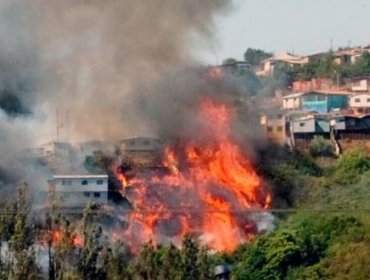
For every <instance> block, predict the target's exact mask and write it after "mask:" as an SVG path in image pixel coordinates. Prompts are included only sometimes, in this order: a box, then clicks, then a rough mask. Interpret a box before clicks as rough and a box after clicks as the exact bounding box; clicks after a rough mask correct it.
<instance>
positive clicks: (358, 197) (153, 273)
mask: <svg viewBox="0 0 370 280" xmlns="http://www.w3.org/2000/svg"><path fill="white" fill-rule="evenodd" d="M316 140H317V142H318V143H322V141H323V139H316ZM325 141H326V140H325ZM320 145H321V144H320ZM320 145H319V146H320ZM318 150H319V151H320V153H319V154H320V155H321V154H322V147H321V146H320V148H319V149H318ZM324 151H325V149H324ZM260 158H261V161H260V164H259V165H258V172H259V173H260V174H261V175H262V176H263V177H264V178H265V180H266V181H267V182H268V184H269V185H271V186H272V192H273V196H274V199H273V206H272V207H273V208H280V209H281V208H286V209H287V210H289V211H291V212H287V213H275V224H276V228H275V230H273V231H272V232H269V233H266V234H263V235H260V236H257V237H256V238H255V239H254V240H252V241H250V242H248V243H246V244H241V245H240V247H239V248H238V249H237V250H236V251H234V252H232V253H214V252H212V253H211V252H209V251H208V250H207V248H204V247H201V246H200V245H199V244H198V243H197V241H196V239H195V238H193V237H192V236H190V235H188V236H186V237H185V238H184V240H183V241H182V246H181V247H180V248H181V249H179V248H177V247H175V246H174V245H172V244H168V245H155V244H153V243H152V242H148V243H146V244H143V245H142V247H141V249H140V251H139V252H138V254H135V255H133V254H132V253H130V251H129V250H128V249H127V247H126V245H125V244H124V241H123V242H117V243H114V242H113V243H112V242H108V241H107V239H106V238H105V237H104V235H103V232H102V229H101V227H100V222H99V221H100V220H101V219H102V217H101V216H100V215H98V214H96V213H97V212H96V210H98V209H99V205H96V204H94V203H90V204H89V205H87V207H86V209H85V211H84V214H83V215H82V217H80V218H79V219H76V218H73V217H72V216H70V215H69V216H63V215H61V214H57V213H56V212H55V209H51V210H50V212H49V213H48V214H47V215H46V216H45V219H44V222H43V223H42V225H40V223H38V222H37V219H36V220H35V217H33V216H31V215H30V214H29V207H30V204H29V200H28V198H27V195H26V194H27V192H26V186H25V185H21V186H19V187H18V191H17V194H16V197H15V198H14V199H13V200H9V202H8V204H7V206H6V209H7V211H4V212H2V213H1V214H0V237H1V241H2V242H1V252H2V254H0V256H1V258H0V279H40V278H41V279H160V280H162V279H163V280H164V279H201V280H207V279H214V277H213V275H212V273H213V268H214V267H215V265H218V264H221V263H228V264H230V265H231V266H232V277H233V279H360V280H361V279H368V275H369V273H370V259H369V258H368V255H369V253H370V216H369V214H368V213H369V212H368V211H367V212H366V211H364V210H366V209H368V198H369V197H370V189H369V188H368V186H369V184H370V176H369V175H370V157H369V155H368V154H367V153H366V152H365V151H364V150H362V149H358V150H353V151H351V152H348V153H346V154H344V155H343V156H342V157H340V158H338V159H334V158H332V159H330V162H329V164H325V165H322V163H321V161H320V160H319V159H320V157H318V158H313V157H311V156H310V155H304V154H301V153H298V152H292V151H290V150H288V149H286V148H281V147H270V148H269V149H266V150H263V151H261V152H260ZM38 218H39V217H38ZM56 232H57V233H58V238H57V239H56V238H55V233H56ZM77 233H79V236H80V238H81V240H80V241H79V242H76V241H75V238H76V234H77ZM43 236H46V238H40V237H43ZM41 248H44V250H45V248H46V249H47V251H46V252H47V260H48V262H44V264H43V265H41V263H40V261H38V258H39V256H40V249H41Z"/></svg>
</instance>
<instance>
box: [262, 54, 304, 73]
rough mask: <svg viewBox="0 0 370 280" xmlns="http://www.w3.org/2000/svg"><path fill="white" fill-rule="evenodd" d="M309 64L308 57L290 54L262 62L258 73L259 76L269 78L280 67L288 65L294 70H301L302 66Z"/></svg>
mask: <svg viewBox="0 0 370 280" xmlns="http://www.w3.org/2000/svg"><path fill="white" fill-rule="evenodd" d="M306 63H308V58H307V57H302V56H296V55H292V54H289V53H285V54H282V55H276V56H274V57H270V58H267V59H265V60H263V61H262V62H261V65H260V68H259V69H258V70H257V71H256V75H258V76H268V75H272V74H273V73H274V69H275V68H276V67H278V66H283V65H287V66H290V67H292V68H294V69H295V68H299V67H301V66H302V65H304V64H306Z"/></svg>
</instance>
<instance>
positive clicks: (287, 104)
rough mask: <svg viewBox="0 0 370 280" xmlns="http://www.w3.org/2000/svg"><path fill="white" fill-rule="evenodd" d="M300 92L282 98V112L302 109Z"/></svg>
mask: <svg viewBox="0 0 370 280" xmlns="http://www.w3.org/2000/svg"><path fill="white" fill-rule="evenodd" d="M302 95H303V93H302V92H299V93H292V94H289V95H285V96H284V97H283V109H284V110H299V109H301V107H302Z"/></svg>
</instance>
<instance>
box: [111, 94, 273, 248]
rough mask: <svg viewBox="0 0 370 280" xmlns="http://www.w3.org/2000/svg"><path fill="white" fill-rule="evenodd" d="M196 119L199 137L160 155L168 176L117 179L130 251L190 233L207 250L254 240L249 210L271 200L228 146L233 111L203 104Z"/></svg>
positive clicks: (144, 174) (239, 154)
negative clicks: (126, 206) (125, 205)
mask: <svg viewBox="0 0 370 280" xmlns="http://www.w3.org/2000/svg"><path fill="white" fill-rule="evenodd" d="M197 117H198V119H199V121H198V122H199V135H200V137H197V140H194V139H191V140H186V141H182V142H181V143H180V144H178V143H177V144H173V145H172V146H170V147H167V148H166V149H165V159H164V162H163V166H164V167H165V168H167V170H168V172H166V173H163V174H161V173H159V172H158V171H155V172H153V171H147V172H142V173H139V174H137V176H136V177H134V178H132V179H127V178H126V177H125V174H124V172H120V173H118V174H117V178H118V179H119V181H120V182H121V183H122V188H123V189H124V191H125V193H126V195H127V197H128V199H129V200H130V201H131V203H132V205H133V208H134V210H133V211H132V212H131V213H130V214H129V217H128V224H129V225H128V228H127V229H126V230H125V232H124V236H125V240H128V242H129V246H131V247H133V248H137V246H138V245H139V244H140V243H141V242H145V241H148V240H152V241H153V242H155V243H160V242H168V241H171V242H175V243H176V241H178V240H181V239H182V238H183V237H184V235H185V234H187V233H191V234H195V235H197V236H198V237H199V240H201V241H203V242H204V243H205V244H206V245H207V246H208V247H209V248H211V249H214V250H217V251H232V250H234V249H235V248H236V246H237V245H238V244H240V243H241V242H245V241H248V240H250V239H251V238H252V237H253V236H254V235H255V234H256V232H257V227H256V225H255V222H254V221H253V220H252V219H251V218H250V214H249V213H248V209H265V208H269V205H270V202H271V197H270V194H269V193H268V192H267V191H266V190H265V189H264V188H263V187H262V186H261V182H260V179H259V177H258V176H257V174H256V173H255V171H254V169H253V167H252V165H251V163H250V161H249V160H248V159H247V158H246V157H245V156H244V155H243V153H242V152H241V151H240V148H239V147H238V146H237V144H236V143H235V142H234V141H233V140H232V137H231V135H230V134H231V132H230V125H231V120H232V118H233V110H232V109H231V108H228V107H227V106H226V105H224V104H219V103H215V102H213V101H210V100H205V101H203V102H202V103H201V104H200V110H199V115H198V116H197ZM246 210H247V211H246Z"/></svg>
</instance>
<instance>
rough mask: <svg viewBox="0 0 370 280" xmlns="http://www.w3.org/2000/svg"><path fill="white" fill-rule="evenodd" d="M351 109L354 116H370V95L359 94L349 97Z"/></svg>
mask: <svg viewBox="0 0 370 280" xmlns="http://www.w3.org/2000/svg"><path fill="white" fill-rule="evenodd" d="M349 108H350V111H351V113H352V114H355V115H364V114H370V93H358V94H353V95H351V96H350V97H349Z"/></svg>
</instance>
